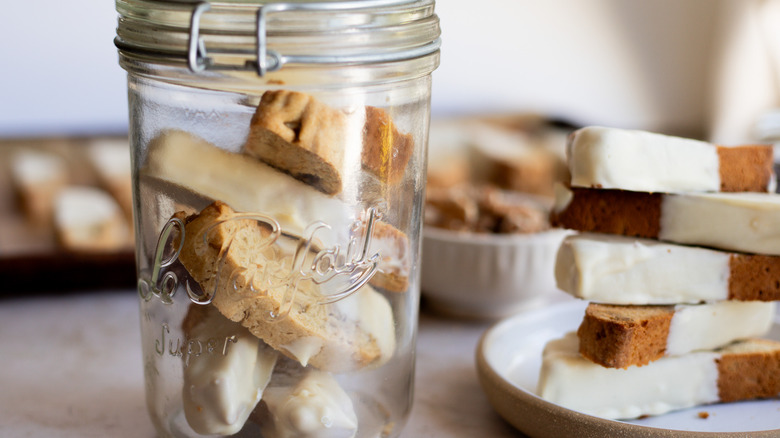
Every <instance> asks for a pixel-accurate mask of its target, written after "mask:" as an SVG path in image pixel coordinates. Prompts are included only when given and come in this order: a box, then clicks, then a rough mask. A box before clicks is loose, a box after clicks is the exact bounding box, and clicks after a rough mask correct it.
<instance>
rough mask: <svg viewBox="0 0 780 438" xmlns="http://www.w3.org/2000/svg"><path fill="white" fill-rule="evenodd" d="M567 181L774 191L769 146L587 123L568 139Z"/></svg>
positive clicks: (643, 188)
mask: <svg viewBox="0 0 780 438" xmlns="http://www.w3.org/2000/svg"><path fill="white" fill-rule="evenodd" d="M567 155H568V162H569V170H570V172H571V185H572V186H576V187H588V188H602V189H621V190H632V191H637V192H686V191H687V192H718V191H722V192H772V191H774V188H775V185H776V184H775V175H774V172H773V164H774V160H773V151H772V147H771V146H770V145H746V146H733V147H724V146H716V145H714V144H711V143H707V142H703V141H698V140H692V139H687V138H680V137H673V136H668V135H662V134H656V133H651V132H645V131H633V130H624V129H615V128H604V127H599V126H590V127H586V128H582V129H579V130H577V131H575V132H573V133H572V134H571V136H570V137H569V139H568V141H567Z"/></svg>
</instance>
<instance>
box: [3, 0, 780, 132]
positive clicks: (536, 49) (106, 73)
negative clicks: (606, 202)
mask: <svg viewBox="0 0 780 438" xmlns="http://www.w3.org/2000/svg"><path fill="white" fill-rule="evenodd" d="M7 8H10V10H6V11H5V12H4V13H3V14H2V16H0V40H1V41H3V43H2V44H0V59H2V60H4V62H3V67H4V68H2V69H0V80H2V84H3V85H2V87H0V136H3V137H9V136H10V137H17V136H42V135H61V134H77V135H83V134H87V135H93V134H106V133H109V134H116V133H122V132H124V130H125V128H126V124H127V121H126V111H127V109H126V104H127V102H126V97H125V88H124V87H125V86H124V72H123V71H122V70H121V69H120V68H119V67H118V65H117V55H116V50H115V48H114V46H113V43H112V39H113V36H114V33H115V26H116V13H115V11H114V4H113V2H112V1H111V0H72V1H69V2H61V1H56V0H40V1H37V2H33V3H30V2H14V3H10V4H8V5H7ZM437 11H438V14H439V16H440V18H441V22H442V30H443V41H444V46H443V49H442V63H441V67H440V68H439V69H438V70H437V71H436V72H435V74H434V93H433V113H434V115H451V114H474V113H485V112H488V113H511V112H528V111H533V112H538V113H541V114H543V115H546V116H550V117H554V118H561V119H567V120H570V121H571V122H573V123H575V124H605V125H614V126H620V127H631V128H641V129H650V130H656V131H664V132H674V133H680V134H685V135H692V136H700V137H704V136H706V137H711V138H713V139H714V140H716V141H723V142H739V141H743V140H746V139H749V138H751V137H754V136H755V135H756V133H755V129H756V123H757V121H758V120H759V118H760V117H761V116H762V115H763V114H765V113H766V112H767V111H769V110H771V109H773V108H775V107H776V106H778V82H780V5H779V4H778V1H776V0H655V1H652V2H646V1H641V0H583V1H577V2H571V1H567V0H547V1H543V2H540V1H535V0H483V1H480V2H476V3H475V2H467V1H465V0H440V1H439V2H438V3H437Z"/></svg>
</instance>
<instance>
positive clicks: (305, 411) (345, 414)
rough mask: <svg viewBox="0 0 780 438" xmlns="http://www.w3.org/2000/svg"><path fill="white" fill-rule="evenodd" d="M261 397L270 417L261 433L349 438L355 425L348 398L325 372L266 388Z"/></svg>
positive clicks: (278, 437)
mask: <svg viewBox="0 0 780 438" xmlns="http://www.w3.org/2000/svg"><path fill="white" fill-rule="evenodd" d="M263 400H264V401H265V403H266V405H267V407H268V411H269V413H270V414H271V417H272V418H273V422H272V424H263V425H262V427H263V433H264V435H263V436H268V437H274V438H351V437H353V436H355V433H356V432H357V428H358V420H357V415H356V414H355V410H354V407H353V406H352V400H350V398H349V396H348V395H347V393H345V392H344V390H343V389H342V388H341V386H339V384H338V382H336V380H335V379H334V378H333V376H331V375H330V374H328V373H325V372H322V371H311V372H309V374H307V375H306V377H304V378H303V379H302V380H301V381H300V382H298V384H297V385H295V386H294V387H272V388H268V390H267V391H266V393H265V395H264V397H263Z"/></svg>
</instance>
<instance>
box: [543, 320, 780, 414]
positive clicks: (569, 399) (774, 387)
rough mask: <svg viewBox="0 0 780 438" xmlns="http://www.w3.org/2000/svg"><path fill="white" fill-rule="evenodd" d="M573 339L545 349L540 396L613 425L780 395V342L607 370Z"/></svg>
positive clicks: (569, 337) (737, 346)
mask: <svg viewBox="0 0 780 438" xmlns="http://www.w3.org/2000/svg"><path fill="white" fill-rule="evenodd" d="M578 343H579V342H578V339H577V335H576V334H575V333H569V334H568V335H566V336H565V337H564V338H562V339H556V340H553V341H550V342H549V343H548V344H547V346H546V347H545V349H544V353H543V359H542V371H541V375H540V378H539V386H538V390H537V393H538V394H539V395H540V396H541V397H542V398H543V399H545V400H547V401H549V402H552V403H556V404H558V405H561V406H564V407H566V408H569V409H572V410H576V411H579V412H582V413H585V414H589V415H595V416H599V417H602V418H609V419H632V418H638V417H641V416H645V415H660V414H664V413H667V412H670V411H675V410H680V409H685V408H690V407H694V406H699V405H703V404H710V403H717V402H731V401H736V400H747V399H754V398H767V397H777V396H778V395H780V342H777V341H771V340H765V339H751V340H746V341H740V342H737V343H734V344H730V345H729V346H727V347H724V348H723V349H720V350H716V351H697V352H693V353H688V354H684V355H681V356H668V357H664V358H661V359H658V360H657V361H655V362H652V363H650V364H648V365H645V366H642V367H635V366H632V367H629V368H627V369H619V368H607V367H603V366H601V365H598V364H595V363H593V362H591V361H589V360H587V359H585V358H584V357H582V356H581V355H580V353H579V351H578Z"/></svg>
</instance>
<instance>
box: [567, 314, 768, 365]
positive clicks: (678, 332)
mask: <svg viewBox="0 0 780 438" xmlns="http://www.w3.org/2000/svg"><path fill="white" fill-rule="evenodd" d="M774 315H775V303H774V302H768V303H765V302H743V301H720V302H715V303H709V304H696V305H684V304H678V305H676V306H616V305H609V304H596V303H591V304H589V305H588V307H587V309H586V310H585V317H584V318H583V321H582V324H580V327H579V329H578V330H577V337H578V338H579V341H580V348H579V350H580V353H581V354H582V355H583V356H584V357H586V358H587V359H590V360H591V361H592V362H595V363H597V364H599V365H602V366H605V367H610V368H627V367H629V366H631V365H637V366H642V365H646V364H648V363H650V362H652V361H654V360H657V359H660V358H661V357H664V356H676V355H681V354H685V353H688V352H691V351H695V350H711V349H714V348H720V347H723V346H724V345H726V344H729V343H731V342H733V341H735V340H738V339H747V338H752V337H760V336H764V335H766V334H767V333H768V332H769V329H770V328H771V327H772V321H773V318H774Z"/></svg>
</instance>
